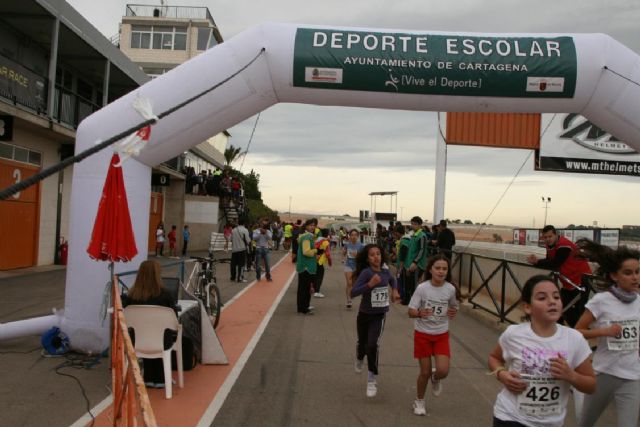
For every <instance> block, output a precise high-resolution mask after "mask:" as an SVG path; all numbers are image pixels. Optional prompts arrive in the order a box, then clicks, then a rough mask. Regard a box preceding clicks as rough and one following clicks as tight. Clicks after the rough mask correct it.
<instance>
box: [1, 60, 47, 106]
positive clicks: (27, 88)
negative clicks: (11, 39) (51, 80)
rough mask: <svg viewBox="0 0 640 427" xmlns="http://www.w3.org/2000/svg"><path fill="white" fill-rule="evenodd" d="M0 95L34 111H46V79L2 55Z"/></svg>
mask: <svg viewBox="0 0 640 427" xmlns="http://www.w3.org/2000/svg"><path fill="white" fill-rule="evenodd" d="M0 95H2V96H4V97H5V98H10V99H12V100H14V101H15V102H16V103H18V104H22V105H25V106H27V107H29V108H32V109H34V110H39V111H41V110H44V109H45V96H46V84H45V78H44V77H42V76H39V75H37V74H35V73H34V72H33V71H30V70H28V69H26V68H25V67H23V66H22V65H20V64H18V63H16V62H13V61H12V60H10V59H9V58H6V57H4V56H2V55H0Z"/></svg>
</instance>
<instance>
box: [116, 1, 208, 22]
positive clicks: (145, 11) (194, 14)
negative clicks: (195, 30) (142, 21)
mask: <svg viewBox="0 0 640 427" xmlns="http://www.w3.org/2000/svg"><path fill="white" fill-rule="evenodd" d="M125 13H126V16H130V17H140V16H142V17H148V18H171V19H206V20H207V21H209V22H211V23H212V24H214V21H213V17H212V16H211V14H210V13H209V9H208V8H206V7H198V6H153V5H147V4H128V5H127V9H126V12H125Z"/></svg>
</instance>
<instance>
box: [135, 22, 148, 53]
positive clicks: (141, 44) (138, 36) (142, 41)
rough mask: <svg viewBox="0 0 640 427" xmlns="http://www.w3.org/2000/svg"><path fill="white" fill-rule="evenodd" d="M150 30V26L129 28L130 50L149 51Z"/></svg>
mask: <svg viewBox="0 0 640 427" xmlns="http://www.w3.org/2000/svg"><path fill="white" fill-rule="evenodd" d="M152 28H153V27H151V26H150V25H132V26H131V48H133V49H149V48H150V47H151V46H150V43H151V33H152V31H151V30H152Z"/></svg>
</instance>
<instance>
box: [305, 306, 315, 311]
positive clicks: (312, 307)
mask: <svg viewBox="0 0 640 427" xmlns="http://www.w3.org/2000/svg"><path fill="white" fill-rule="evenodd" d="M307 308H308V309H309V310H313V309H314V308H315V307H314V306H312V305H310V306H309V307H307Z"/></svg>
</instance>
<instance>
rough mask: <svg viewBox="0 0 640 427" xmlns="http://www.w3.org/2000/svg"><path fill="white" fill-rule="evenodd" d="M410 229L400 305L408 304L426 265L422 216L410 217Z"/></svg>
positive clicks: (425, 244) (425, 245) (425, 240)
mask: <svg viewBox="0 0 640 427" xmlns="http://www.w3.org/2000/svg"><path fill="white" fill-rule="evenodd" d="M411 229H412V230H413V236H412V237H411V242H410V243H409V250H408V252H407V257H406V259H405V264H404V267H405V271H406V273H405V277H404V279H405V280H404V297H403V299H402V305H408V304H409V301H410V300H411V297H412V296H413V292H414V291H415V289H416V284H417V283H418V281H420V280H421V278H422V275H423V274H424V269H425V267H426V266H427V235H426V234H425V232H424V230H423V229H422V218H420V217H419V216H414V217H413V218H411Z"/></svg>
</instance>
